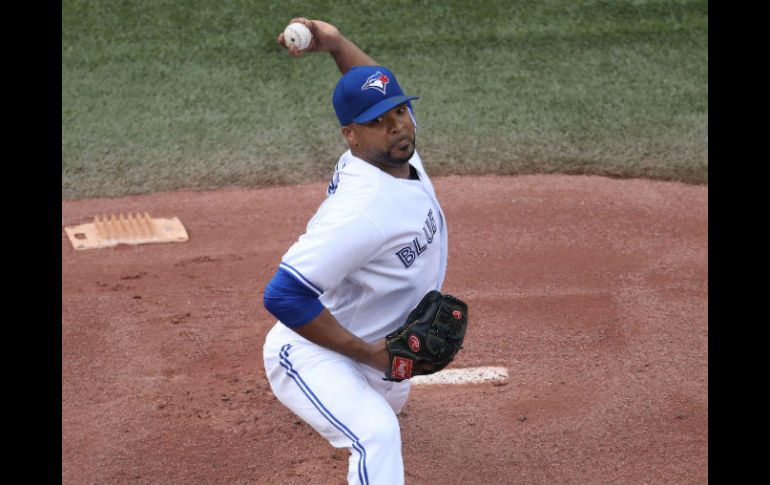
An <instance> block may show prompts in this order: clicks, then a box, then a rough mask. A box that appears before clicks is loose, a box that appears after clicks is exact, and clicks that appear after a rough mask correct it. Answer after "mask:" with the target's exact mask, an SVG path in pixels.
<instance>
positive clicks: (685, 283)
mask: <svg viewBox="0 0 770 485" xmlns="http://www.w3.org/2000/svg"><path fill="white" fill-rule="evenodd" d="M434 182H435V185H436V189H437V192H438V196H439V199H440V201H441V203H442V207H443V208H444V211H445V213H446V217H447V221H448V227H449V266H448V272H447V278H446V281H445V284H444V288H443V289H444V291H446V292H448V293H451V294H455V295H457V296H460V297H462V298H463V299H464V300H465V301H466V302H468V305H469V317H470V318H469V321H470V324H469V328H468V333H467V336H466V342H465V348H464V350H462V351H461V352H460V354H459V355H458V358H457V359H456V361H455V362H454V363H453V364H452V367H454V368H458V367H471V366H474V367H475V366H505V367H507V368H508V371H509V375H510V379H509V381H508V383H507V384H506V385H502V386H500V385H491V384H489V385H471V386H435V387H434V386H430V387H424V388H414V389H413V391H412V395H411V397H410V399H409V401H408V403H407V405H406V407H405V409H404V412H403V413H402V415H401V416H400V421H401V427H402V438H403V451H404V456H405V468H406V479H407V483H408V484H416V485H423V484H435V485H447V484H458V485H459V484H490V485H491V484H530V485H535V484H555V483H574V484H578V483H617V484H629V483H633V484H642V483H677V484H703V483H707V481H708V478H707V477H708V308H707V307H708V188H707V187H706V186H692V185H684V184H680V183H670V182H653V181H648V180H611V179H607V178H602V177H582V176H521V177H500V176H485V177H440V178H437V179H436V180H435V181H434ZM325 187H326V184H324V183H313V184H307V185H300V186H292V187H275V188H267V189H253V190H252V189H225V190H219V191H215V192H188V191H183V192H174V193H158V194H152V195H145V196H131V197H122V198H115V199H88V200H78V201H65V202H62V482H63V483H64V484H88V485H91V484H97V483H99V484H101V483H109V484H156V483H157V484H160V483H162V484H180V485H181V484H198V483H200V484H203V483H206V484H301V485H306V484H308V483H310V484H321V485H327V484H328V485H331V484H335V485H336V484H341V483H345V476H346V470H347V456H346V452H345V451H344V450H334V449H333V448H331V447H330V445H328V444H327V443H326V441H324V440H323V439H322V438H320V437H319V436H318V435H316V434H315V432H314V431H313V430H312V429H311V428H310V427H309V426H307V425H305V424H304V423H303V422H301V421H300V420H299V419H298V418H296V417H295V416H294V415H292V414H291V413H290V412H289V411H288V410H287V409H286V408H285V407H284V406H283V405H281V404H280V403H279V402H278V401H277V400H276V399H275V398H274V397H273V396H272V394H271V393H270V389H269V385H268V383H267V380H266V379H265V375H264V371H263V369H262V342H263V339H264V336H265V334H266V332H267V331H268V330H269V328H270V327H271V326H272V325H273V323H274V320H273V318H272V317H271V316H270V315H269V314H268V313H267V312H266V311H265V310H264V308H263V306H262V290H263V289H264V287H265V285H266V284H267V281H268V280H269V279H270V278H271V277H272V275H273V273H274V271H275V269H276V267H277V264H278V262H279V260H280V257H281V255H282V254H283V253H284V252H285V251H286V249H287V248H288V247H289V246H290V245H291V243H292V242H293V241H294V240H295V238H296V237H297V236H298V235H299V234H301V233H302V232H303V230H304V228H305V224H306V223H307V220H308V219H309V218H310V217H311V216H312V214H313V213H314V211H315V209H316V207H317V206H318V204H320V202H321V201H322V200H323V198H324V196H325V195H324V192H325ZM405 210H408V208H405ZM145 211H147V212H150V213H151V214H152V215H153V216H158V217H172V216H177V217H179V218H180V219H181V221H182V222H183V223H184V225H185V227H186V228H187V231H188V233H189V236H190V240H189V242H186V243H174V244H148V245H141V246H119V247H117V248H114V249H98V250H89V251H75V250H74V249H73V248H72V246H71V244H70V242H69V240H68V238H67V236H66V234H65V232H64V230H63V227H64V226H69V225H73V224H82V223H84V222H89V221H90V220H92V218H93V217H94V216H95V215H100V214H105V213H107V214H108V213H118V212H125V213H127V212H140V213H142V212H145ZM351 399H354V396H351Z"/></svg>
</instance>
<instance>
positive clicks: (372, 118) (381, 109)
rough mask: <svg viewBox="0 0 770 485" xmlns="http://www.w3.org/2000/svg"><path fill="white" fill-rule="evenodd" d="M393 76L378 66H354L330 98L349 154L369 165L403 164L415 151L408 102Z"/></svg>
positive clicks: (407, 97) (338, 83) (413, 97)
mask: <svg viewBox="0 0 770 485" xmlns="http://www.w3.org/2000/svg"><path fill="white" fill-rule="evenodd" d="M412 99H418V97H417V96H406V95H405V94H404V92H403V91H402V90H401V87H400V86H399V85H398V81H397V80H396V76H395V75H393V73H392V72H391V71H390V70H389V69H387V68H385V67H382V66H356V67H353V68H351V69H350V70H349V71H348V72H346V73H345V75H343V76H342V77H341V78H340V80H339V81H338V82H337V86H336V88H335V89H334V95H333V96H332V102H333V104H334V111H335V113H336V114H337V118H338V119H339V122H340V125H341V126H342V135H343V136H344V137H345V140H346V141H347V142H348V145H349V146H350V149H351V151H353V153H354V154H355V155H356V156H358V157H360V158H363V159H365V160H367V161H369V162H373V163H375V164H376V165H384V166H388V167H393V166H398V165H403V164H404V163H406V162H407V161H409V159H410V158H411V157H412V154H413V153H414V149H415V130H414V123H413V120H412V116H411V113H410V112H409V109H408V108H409V102H410V101H411V100H412ZM381 168H384V167H381Z"/></svg>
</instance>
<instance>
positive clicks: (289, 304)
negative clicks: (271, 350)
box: [264, 268, 324, 327]
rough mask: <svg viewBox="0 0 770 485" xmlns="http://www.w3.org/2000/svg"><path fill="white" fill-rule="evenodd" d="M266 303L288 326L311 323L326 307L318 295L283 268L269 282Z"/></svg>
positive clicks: (267, 307)
mask: <svg viewBox="0 0 770 485" xmlns="http://www.w3.org/2000/svg"><path fill="white" fill-rule="evenodd" d="M264 304H265V309H266V310H267V311H269V312H270V313H271V314H272V315H273V316H274V317H275V318H277V319H278V320H280V321H281V323H283V324H284V325H286V326H287V327H301V326H303V325H305V324H307V323H310V321H311V320H313V319H314V318H315V317H317V316H318V315H319V314H320V313H321V311H322V310H323V309H324V306H323V304H322V303H321V301H320V300H319V299H318V295H317V294H316V293H315V292H314V291H312V290H311V289H309V288H308V287H307V286H305V284H304V283H302V282H301V281H299V280H298V279H297V278H295V277H294V275H292V274H291V273H289V272H288V271H286V270H285V269H283V268H278V271H276V273H275V275H274V276H273V279H271V280H270V282H269V283H268V284H267V287H266V288H265V294H264Z"/></svg>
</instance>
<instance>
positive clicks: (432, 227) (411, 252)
mask: <svg viewBox="0 0 770 485" xmlns="http://www.w3.org/2000/svg"><path fill="white" fill-rule="evenodd" d="M436 232H438V226H437V225H436V220H435V219H434V218H433V210H429V211H428V216H427V217H426V218H425V224H424V225H423V227H422V233H423V234H424V235H425V240H426V241H427V242H426V243H425V244H421V243H420V239H419V238H417V237H416V238H414V239H413V240H412V245H411V246H406V247H403V248H401V249H399V250H398V251H396V256H398V259H400V260H401V262H402V263H403V264H404V267H405V268H408V267H410V266H411V265H412V263H414V261H415V260H416V259H417V256H419V255H421V254H422V253H424V252H425V251H427V250H428V247H429V245H430V244H431V243H432V242H433V236H434V235H435V234H436Z"/></svg>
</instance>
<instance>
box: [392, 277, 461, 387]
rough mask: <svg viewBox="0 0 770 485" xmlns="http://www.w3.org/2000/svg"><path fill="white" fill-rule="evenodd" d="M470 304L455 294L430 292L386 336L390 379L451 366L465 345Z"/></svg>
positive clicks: (428, 372)
mask: <svg viewBox="0 0 770 485" xmlns="http://www.w3.org/2000/svg"><path fill="white" fill-rule="evenodd" d="M467 326H468V306H467V305H466V304H465V303H463V302H462V301H460V300H459V299H457V298H455V297H453V296H451V295H442V294H441V293H439V292H438V291H435V290H434V291H430V292H428V293H427V294H426V295H425V296H424V297H423V298H422V300H421V301H420V303H418V304H417V306H416V307H415V309H414V310H412V311H411V312H410V313H409V316H408V317H406V323H404V324H403V325H402V326H401V327H400V328H399V329H398V330H396V331H395V332H392V333H391V334H389V335H388V336H387V337H385V345H386V347H387V349H388V355H390V370H389V371H387V372H386V373H385V380H387V381H403V380H404V379H409V378H410V377H413V376H418V375H426V374H433V373H434V372H438V371H440V370H441V369H443V368H444V367H446V366H447V364H449V363H450V362H452V359H454V357H455V355H456V354H457V352H458V351H459V350H460V349H461V348H462V344H463V339H464V338H465V329H466V327H467Z"/></svg>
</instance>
